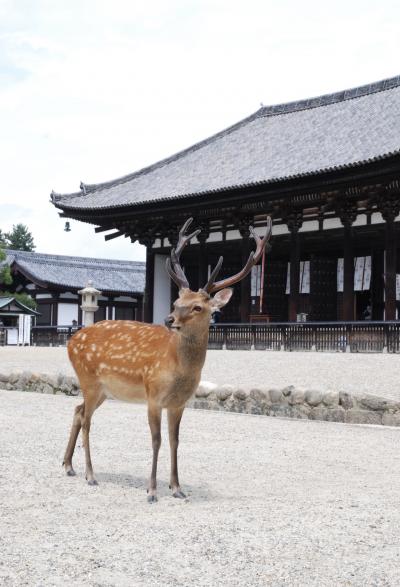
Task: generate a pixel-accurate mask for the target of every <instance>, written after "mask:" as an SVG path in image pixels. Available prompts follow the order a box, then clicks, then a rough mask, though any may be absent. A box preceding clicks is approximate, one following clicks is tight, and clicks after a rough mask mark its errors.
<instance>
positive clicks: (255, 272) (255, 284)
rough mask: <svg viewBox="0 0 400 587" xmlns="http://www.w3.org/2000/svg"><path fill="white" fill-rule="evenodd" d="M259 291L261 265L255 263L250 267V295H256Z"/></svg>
mask: <svg viewBox="0 0 400 587" xmlns="http://www.w3.org/2000/svg"><path fill="white" fill-rule="evenodd" d="M260 291H261V265H255V266H254V267H252V269H251V295H252V297H256V296H259V295H260Z"/></svg>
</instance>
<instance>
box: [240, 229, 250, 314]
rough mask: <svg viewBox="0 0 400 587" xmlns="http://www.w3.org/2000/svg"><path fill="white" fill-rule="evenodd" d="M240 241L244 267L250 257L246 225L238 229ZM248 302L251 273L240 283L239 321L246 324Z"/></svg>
mask: <svg viewBox="0 0 400 587" xmlns="http://www.w3.org/2000/svg"><path fill="white" fill-rule="evenodd" d="M239 230H240V235H241V237H242V240H241V243H240V244H241V263H242V267H244V266H245V264H246V262H247V259H248V258H249V255H250V231H249V228H248V224H246V225H245V226H242V227H241V228H240V229H239ZM250 301H251V272H250V273H249V275H247V277H245V278H244V279H242V281H241V282H240V321H241V322H248V321H249V320H250Z"/></svg>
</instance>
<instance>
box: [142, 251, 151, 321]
mask: <svg viewBox="0 0 400 587" xmlns="http://www.w3.org/2000/svg"><path fill="white" fill-rule="evenodd" d="M142 244H145V245H146V283H145V288H144V297H143V320H144V322H150V323H151V322H153V300H154V252H153V249H152V248H151V247H152V244H153V243H152V242H151V241H146V242H143V241H142Z"/></svg>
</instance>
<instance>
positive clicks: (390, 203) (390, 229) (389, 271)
mask: <svg viewBox="0 0 400 587" xmlns="http://www.w3.org/2000/svg"><path fill="white" fill-rule="evenodd" d="M381 212H382V216H383V218H384V220H385V222H386V225H385V320H396V261H397V259H396V256H397V242H396V240H397V239H396V230H395V225H394V219H395V218H396V216H397V214H398V213H399V201H398V200H397V198H396V195H395V194H386V195H384V196H382V204H381Z"/></svg>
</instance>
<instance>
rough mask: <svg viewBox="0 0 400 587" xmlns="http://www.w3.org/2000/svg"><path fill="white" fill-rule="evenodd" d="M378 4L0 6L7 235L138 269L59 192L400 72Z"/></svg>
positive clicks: (128, 253)
mask: <svg viewBox="0 0 400 587" xmlns="http://www.w3.org/2000/svg"><path fill="white" fill-rule="evenodd" d="M399 27H400V4H399V3H398V2H397V1H396V2H395V1H391V0H381V1H380V2H370V1H362V2H361V1H349V0H348V1H347V2H344V1H342V0H339V1H337V2H334V3H330V4H327V3H325V2H316V1H310V2H307V1H304V2H295V1H294V0H281V1H280V2H276V1H272V0H263V1H258V0H254V1H252V0H249V1H247V2H235V1H232V0H231V1H228V0H214V1H211V0H203V1H194V0H186V1H184V0H180V1H179V0H169V1H168V2H165V1H161V0H159V1H152V0H148V1H147V2H145V1H142V2H132V1H130V0H129V1H128V0H126V1H123V0H113V2H111V1H108V2H103V1H101V0H80V1H77V0H69V1H68V2H67V1H66V0H64V1H61V0H58V1H54V0H31V1H28V0H12V1H8V0H0V129H1V131H0V165H1V189H0V228H3V229H9V228H10V227H11V225H12V224H13V223H16V222H24V223H25V224H28V226H30V227H31V229H32V231H33V233H34V236H35V240H36V243H37V249H38V250H39V251H42V252H53V253H60V254H67V255H68V254H82V255H93V256H102V257H111V258H125V259H143V258H144V251H143V249H142V247H140V246H138V245H134V246H132V245H130V244H129V243H127V242H126V239H115V240H114V241H110V242H108V243H105V242H104V240H103V236H102V235H101V234H99V235H95V234H94V230H93V227H91V226H86V225H83V224H80V223H75V222H73V223H72V231H71V232H70V233H65V232H64V231H63V226H64V221H63V220H61V219H60V218H59V217H58V214H57V212H56V210H55V209H54V208H53V206H51V205H50V204H49V194H50V192H51V190H52V189H54V190H55V191H58V192H69V191H76V190H77V189H78V188H79V183H80V181H81V180H82V181H85V182H87V183H98V182H101V181H104V180H109V179H113V178H115V177H118V176H120V175H125V174H126V173H129V172H132V171H134V170H136V169H139V168H141V167H143V166H144V165H147V164H150V163H153V162H155V161H157V160H159V159H161V158H163V157H165V156H168V155H170V154H172V153H174V152H176V151H178V150H180V149H182V148H185V147H187V146H189V145H191V144H192V143H194V142H196V141H198V140H200V139H203V138H205V137H206V136H208V135H210V134H212V133H214V132H217V131H218V130H221V129H222V128H225V127H226V126H228V125H230V124H232V123H234V122H236V121H237V120H239V119H241V118H243V117H245V116H247V115H249V114H250V113H252V112H254V111H255V110H257V108H259V106H260V103H261V102H262V103H264V104H273V103H279V102H286V101H290V100H294V99H299V98H306V97H310V96H314V95H319V94H323V93H326V92H332V91H338V90H341V89H345V88H349V87H354V86H357V85H361V84H364V83H369V82H373V81H378V80H380V79H383V78H386V77H391V76H394V75H399V74H400V65H399V61H398V58H399V55H400V34H399V33H400V31H399Z"/></svg>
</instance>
